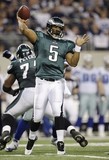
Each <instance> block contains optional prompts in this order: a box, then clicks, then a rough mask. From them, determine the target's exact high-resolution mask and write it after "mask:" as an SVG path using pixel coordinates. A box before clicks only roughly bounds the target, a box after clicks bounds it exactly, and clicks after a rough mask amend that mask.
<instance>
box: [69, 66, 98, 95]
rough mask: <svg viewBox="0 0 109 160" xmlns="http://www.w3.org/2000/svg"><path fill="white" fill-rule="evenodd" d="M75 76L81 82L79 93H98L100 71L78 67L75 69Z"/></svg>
mask: <svg viewBox="0 0 109 160" xmlns="http://www.w3.org/2000/svg"><path fill="white" fill-rule="evenodd" d="M72 75H73V76H77V78H78V80H79V92H80V93H85V94H86V93H87V94H89V93H90V94H96V93H97V80H98V77H99V74H98V69H96V68H92V69H87V68H85V67H77V68H74V69H73V73H72Z"/></svg>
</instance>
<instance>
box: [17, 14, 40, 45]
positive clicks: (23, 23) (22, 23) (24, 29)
mask: <svg viewBox="0 0 109 160" xmlns="http://www.w3.org/2000/svg"><path fill="white" fill-rule="evenodd" d="M17 21H18V26H19V29H20V31H21V33H22V34H23V35H24V36H25V37H27V39H28V40H29V41H30V42H31V43H35V42H36V40H37V39H38V37H37V34H36V33H35V32H34V31H33V30H32V29H30V28H28V26H27V20H23V19H21V18H20V17H18V15H17Z"/></svg>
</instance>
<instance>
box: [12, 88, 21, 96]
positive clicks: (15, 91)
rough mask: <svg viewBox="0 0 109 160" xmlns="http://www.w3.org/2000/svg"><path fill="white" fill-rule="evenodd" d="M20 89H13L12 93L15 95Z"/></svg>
mask: <svg viewBox="0 0 109 160" xmlns="http://www.w3.org/2000/svg"><path fill="white" fill-rule="evenodd" d="M19 91H20V89H19V88H18V89H14V90H13V93H12V95H13V96H16V95H17V94H18V93H19Z"/></svg>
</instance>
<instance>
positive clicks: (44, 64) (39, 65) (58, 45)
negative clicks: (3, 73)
mask: <svg viewBox="0 0 109 160" xmlns="http://www.w3.org/2000/svg"><path fill="white" fill-rule="evenodd" d="M36 34H37V36H38V40H37V41H36V43H35V44H33V45H34V51H35V53H36V76H37V77H40V78H45V79H46V78H51V77H52V78H53V79H56V80H58V79H61V78H63V77H64V62H65V56H66V54H67V53H68V52H72V54H73V49H74V47H75V43H74V42H72V41H69V40H63V39H54V38H52V37H51V36H49V35H47V34H45V33H43V32H41V31H37V32H36Z"/></svg>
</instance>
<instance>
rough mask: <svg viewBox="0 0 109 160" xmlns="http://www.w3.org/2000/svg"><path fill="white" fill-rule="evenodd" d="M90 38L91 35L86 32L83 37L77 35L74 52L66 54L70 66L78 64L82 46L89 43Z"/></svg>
mask: <svg viewBox="0 0 109 160" xmlns="http://www.w3.org/2000/svg"><path fill="white" fill-rule="evenodd" d="M88 40H89V36H87V35H86V34H84V35H83V36H82V37H77V39H76V43H75V48H74V51H73V54H72V53H70V52H69V53H67V54H66V61H67V62H68V64H69V65H70V66H72V67H76V66H77V64H78V62H79V58H80V51H81V46H82V45H83V44H85V43H87V42H88Z"/></svg>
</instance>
